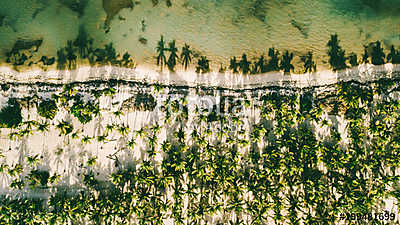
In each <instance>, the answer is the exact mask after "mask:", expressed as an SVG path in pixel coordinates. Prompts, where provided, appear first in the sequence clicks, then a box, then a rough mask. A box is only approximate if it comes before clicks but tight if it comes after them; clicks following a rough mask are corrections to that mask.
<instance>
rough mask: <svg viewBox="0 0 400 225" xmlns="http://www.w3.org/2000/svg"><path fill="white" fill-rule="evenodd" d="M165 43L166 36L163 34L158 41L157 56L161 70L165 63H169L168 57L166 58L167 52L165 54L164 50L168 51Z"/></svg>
mask: <svg viewBox="0 0 400 225" xmlns="http://www.w3.org/2000/svg"><path fill="white" fill-rule="evenodd" d="M164 45H165V43H164V37H163V36H162V35H161V40H160V41H158V43H157V48H156V49H157V53H158V56H157V66H160V67H161V70H162V69H163V66H164V65H165V64H167V58H166V56H165V54H164V51H166V50H167V49H166V48H165V46H164Z"/></svg>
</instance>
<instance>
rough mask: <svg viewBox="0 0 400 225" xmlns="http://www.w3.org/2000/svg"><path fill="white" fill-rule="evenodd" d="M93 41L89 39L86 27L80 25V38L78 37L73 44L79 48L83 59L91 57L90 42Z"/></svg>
mask: <svg viewBox="0 0 400 225" xmlns="http://www.w3.org/2000/svg"><path fill="white" fill-rule="evenodd" d="M91 40H92V39H89V38H88V35H87V32H86V30H85V27H84V26H83V25H80V26H79V33H78V36H77V37H76V39H75V41H74V43H73V44H74V46H75V47H77V48H78V52H79V56H80V57H81V58H82V59H85V58H87V57H88V55H89V42H91Z"/></svg>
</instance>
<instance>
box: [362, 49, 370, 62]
mask: <svg viewBox="0 0 400 225" xmlns="http://www.w3.org/2000/svg"><path fill="white" fill-rule="evenodd" d="M368 58H369V54H368V46H367V45H364V53H363V54H362V62H363V63H369V59H368Z"/></svg>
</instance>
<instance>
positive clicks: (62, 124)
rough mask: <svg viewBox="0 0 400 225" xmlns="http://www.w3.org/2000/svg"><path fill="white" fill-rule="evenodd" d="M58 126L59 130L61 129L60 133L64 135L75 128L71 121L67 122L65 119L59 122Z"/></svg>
mask: <svg viewBox="0 0 400 225" xmlns="http://www.w3.org/2000/svg"><path fill="white" fill-rule="evenodd" d="M57 128H58V129H59V131H60V135H61V134H62V135H67V134H69V133H71V132H72V130H73V129H74V128H73V126H72V124H71V123H69V122H66V121H64V120H63V121H61V122H58V124H57Z"/></svg>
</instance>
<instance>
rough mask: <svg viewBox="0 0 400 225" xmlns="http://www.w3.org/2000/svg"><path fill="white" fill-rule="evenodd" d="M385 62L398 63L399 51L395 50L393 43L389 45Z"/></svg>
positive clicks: (399, 60) (399, 59)
mask: <svg viewBox="0 0 400 225" xmlns="http://www.w3.org/2000/svg"><path fill="white" fill-rule="evenodd" d="M387 62H390V63H392V64H399V63H400V51H399V50H396V49H395V48H394V46H393V45H392V46H391V47H390V53H389V54H388V55H387Z"/></svg>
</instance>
